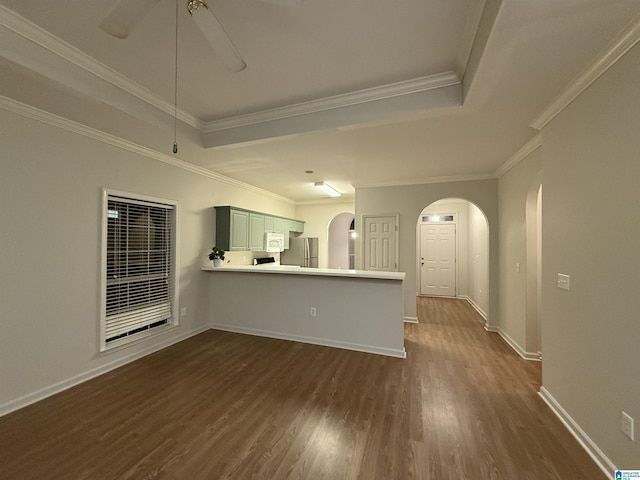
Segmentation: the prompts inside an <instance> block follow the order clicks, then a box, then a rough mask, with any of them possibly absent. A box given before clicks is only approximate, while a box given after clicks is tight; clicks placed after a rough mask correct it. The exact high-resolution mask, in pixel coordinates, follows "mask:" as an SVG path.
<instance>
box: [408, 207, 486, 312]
mask: <svg viewBox="0 0 640 480" xmlns="http://www.w3.org/2000/svg"><path fill="white" fill-rule="evenodd" d="M416 275H417V278H416V285H417V286H418V289H417V291H418V294H419V295H426V296H447V297H456V298H462V299H465V300H467V301H469V302H470V303H471V304H472V305H473V306H474V307H475V309H476V310H478V312H479V313H480V314H481V315H482V317H483V318H484V319H485V320H487V318H488V315H489V224H488V221H487V217H486V215H485V214H484V212H483V211H482V210H481V209H480V208H478V207H477V206H476V205H475V204H473V203H471V202H469V201H468V200H465V199H462V198H445V199H442V200H438V201H436V202H434V203H432V204H430V205H428V206H427V207H425V208H424V209H423V210H422V212H421V214H420V216H419V218H418V219H417V224H416Z"/></svg>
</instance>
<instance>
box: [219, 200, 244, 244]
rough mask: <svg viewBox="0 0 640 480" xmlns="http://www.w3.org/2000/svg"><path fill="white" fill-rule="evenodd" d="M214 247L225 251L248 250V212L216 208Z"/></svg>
mask: <svg viewBox="0 0 640 480" xmlns="http://www.w3.org/2000/svg"><path fill="white" fill-rule="evenodd" d="M216 246H217V247H218V248H222V249H223V250H226V251H230V250H248V249H249V212H247V211H245V210H235V209H231V208H230V207H226V208H221V209H218V208H216Z"/></svg>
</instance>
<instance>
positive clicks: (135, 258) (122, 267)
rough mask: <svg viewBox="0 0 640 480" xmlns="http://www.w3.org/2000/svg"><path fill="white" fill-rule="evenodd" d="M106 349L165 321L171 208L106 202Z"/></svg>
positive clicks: (115, 199) (136, 202)
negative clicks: (118, 340) (120, 340)
mask: <svg viewBox="0 0 640 480" xmlns="http://www.w3.org/2000/svg"><path fill="white" fill-rule="evenodd" d="M107 208H108V211H107V252H106V254H107V268H106V275H107V278H106V285H107V287H106V288H107V291H106V305H105V308H106V312H105V313H106V321H105V338H106V341H107V343H108V342H110V341H113V340H117V339H119V338H122V337H124V336H127V335H132V334H134V333H138V332H140V331H142V330H147V329H149V328H152V327H154V326H158V325H162V324H165V323H167V321H168V320H169V319H170V318H171V291H172V288H171V287H172V285H171V283H172V278H173V276H172V272H171V266H172V261H171V260H172V257H173V252H172V237H173V231H172V230H173V228H174V227H173V225H174V219H173V216H174V209H173V208H174V207H173V206H171V205H164V204H159V203H152V202H146V201H141V200H135V199H129V198H122V197H117V196H111V195H109V197H108V202H107Z"/></svg>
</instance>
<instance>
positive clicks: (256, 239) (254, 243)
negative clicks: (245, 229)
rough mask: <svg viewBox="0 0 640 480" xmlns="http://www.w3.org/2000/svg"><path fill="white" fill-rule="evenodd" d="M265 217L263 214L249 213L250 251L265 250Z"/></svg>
mask: <svg viewBox="0 0 640 480" xmlns="http://www.w3.org/2000/svg"><path fill="white" fill-rule="evenodd" d="M264 232H265V216H264V215H263V214H261V213H254V212H250V213H249V249H250V250H255V251H258V252H260V251H263V250H264Z"/></svg>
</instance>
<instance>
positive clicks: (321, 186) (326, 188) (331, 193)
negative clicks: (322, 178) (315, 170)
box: [314, 182, 342, 197]
mask: <svg viewBox="0 0 640 480" xmlns="http://www.w3.org/2000/svg"><path fill="white" fill-rule="evenodd" d="M314 186H315V187H316V188H318V189H320V190H322V191H323V192H324V193H326V194H327V195H329V196H330V197H339V196H341V195H342V194H341V193H340V192H339V191H337V190H336V189H335V188H333V187H332V186H330V185H327V184H326V183H324V182H316V183H315V184H314Z"/></svg>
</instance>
